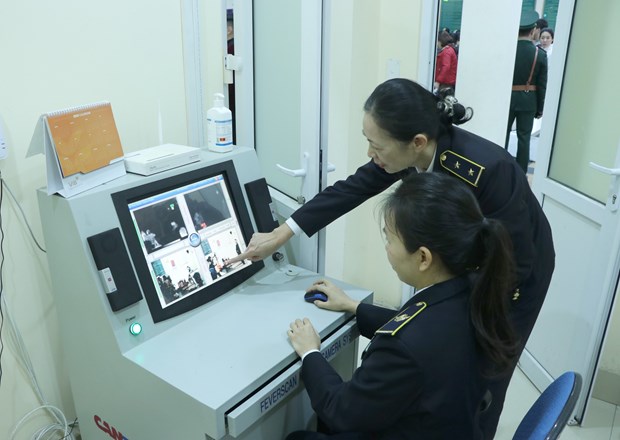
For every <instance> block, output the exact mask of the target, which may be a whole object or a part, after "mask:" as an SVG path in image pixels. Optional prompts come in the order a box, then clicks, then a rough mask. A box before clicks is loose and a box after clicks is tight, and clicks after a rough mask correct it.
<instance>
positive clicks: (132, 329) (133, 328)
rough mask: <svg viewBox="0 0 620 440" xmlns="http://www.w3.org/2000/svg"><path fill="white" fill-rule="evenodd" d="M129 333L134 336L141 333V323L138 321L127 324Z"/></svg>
mask: <svg viewBox="0 0 620 440" xmlns="http://www.w3.org/2000/svg"><path fill="white" fill-rule="evenodd" d="M129 333H131V334H132V335H134V336H138V335H139V334H140V333H142V324H140V323H139V322H134V323H133V324H131V325H130V326H129Z"/></svg>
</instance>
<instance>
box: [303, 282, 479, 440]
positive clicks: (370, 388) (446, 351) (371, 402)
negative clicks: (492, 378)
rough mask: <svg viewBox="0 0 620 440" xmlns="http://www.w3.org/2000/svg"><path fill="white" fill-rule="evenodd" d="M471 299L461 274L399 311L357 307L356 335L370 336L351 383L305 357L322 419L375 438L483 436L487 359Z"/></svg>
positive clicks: (464, 439) (318, 359) (306, 376)
mask: <svg viewBox="0 0 620 440" xmlns="http://www.w3.org/2000/svg"><path fill="white" fill-rule="evenodd" d="M469 294H470V284H469V281H468V279H467V278H465V277H459V278H453V279H451V280H448V281H445V282H443V283H439V284H436V285H433V286H431V287H429V288H427V289H425V290H423V291H421V292H420V293H419V294H417V295H416V296H415V297H414V298H411V299H410V300H409V301H408V302H407V303H406V304H405V305H404V306H403V308H401V310H400V311H399V312H394V311H393V310H388V309H384V308H381V307H377V306H373V305H370V304H360V306H359V307H358V309H357V313H356V315H357V323H358V325H359V329H360V332H361V333H362V335H364V336H366V337H368V338H373V335H374V338H373V339H372V341H371V342H370V344H369V345H368V348H367V350H366V351H365V352H364V354H363V355H362V364H361V366H360V367H359V368H358V369H357V370H356V371H355V373H354V375H353V377H352V379H351V380H350V381H348V382H343V381H342V379H341V378H340V376H339V375H338V373H337V372H336V371H334V369H333V368H332V367H331V365H330V364H329V363H328V362H327V361H326V360H325V359H324V358H323V356H321V354H320V353H311V354H309V355H308V356H307V357H306V358H305V359H304V362H303V365H302V373H301V375H302V379H303V381H304V383H305V386H306V389H307V391H308V395H309V396H310V400H311V403H312V407H313V408H314V410H315V411H316V413H317V414H318V416H319V417H320V418H321V420H322V421H324V422H325V424H326V425H327V426H328V427H329V428H330V429H332V430H333V431H335V432H352V431H353V432H365V433H372V435H371V436H369V438H373V439H374V438H378V439H414V440H415V439H424V440H429V439H451V440H452V439H459V440H468V439H481V438H482V434H481V432H480V431H479V428H478V424H477V420H476V413H477V409H478V408H479V405H480V402H481V400H482V397H483V395H484V391H485V390H486V387H485V386H484V378H483V376H482V368H483V367H482V365H483V362H484V360H483V358H482V355H481V354H480V353H479V352H478V351H477V348H476V342H475V334H474V329H473V326H472V325H471V323H470V318H469V316H470V315H469V305H468V299H469ZM395 316H396V317H395ZM392 318H394V319H392ZM391 319H392V321H390V320H391ZM388 321H390V322H388ZM386 322H387V324H386ZM381 327H382V328H381ZM378 329H379V332H377V333H376V334H375V331H377V330H378ZM360 438H362V437H360Z"/></svg>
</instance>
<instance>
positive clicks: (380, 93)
mask: <svg viewBox="0 0 620 440" xmlns="http://www.w3.org/2000/svg"><path fill="white" fill-rule="evenodd" d="M470 117H471V112H469V111H467V109H465V107H463V106H462V105H461V104H460V103H458V102H456V100H455V98H454V97H452V96H446V97H444V98H440V97H437V96H435V95H433V94H432V93H431V92H429V91H428V90H426V89H424V87H422V86H420V85H419V84H417V83H415V82H413V81H411V80H408V79H404V78H395V79H390V80H388V81H385V82H384V83H382V84H379V85H378V86H377V88H375V90H374V91H373V92H372V94H371V95H370V96H369V97H368V99H367V100H366V102H365V104H364V117H363V121H362V127H363V133H364V136H365V137H366V138H367V140H368V156H369V157H370V158H371V160H370V161H369V162H368V163H366V164H365V165H362V166H361V167H359V168H358V169H357V171H355V173H354V174H352V175H351V176H349V177H348V178H347V179H345V180H341V181H338V182H336V183H335V184H334V185H332V186H329V187H327V188H325V189H324V190H323V191H321V192H320V193H319V194H317V195H316V196H315V197H314V198H312V200H309V201H308V202H307V203H305V204H304V205H303V206H302V207H301V208H299V209H298V210H297V211H295V212H294V213H293V215H292V216H291V218H289V219H288V220H287V221H286V223H284V224H282V225H280V226H279V227H277V228H276V229H274V230H273V231H272V232H270V233H264V234H260V233H257V234H254V236H253V237H252V240H251V241H250V243H249V244H248V247H247V248H246V251H245V252H244V253H243V254H241V255H239V256H238V257H235V258H234V259H233V261H231V263H232V262H234V261H235V260H240V259H244V258H247V259H250V260H259V259H262V258H265V257H267V256H269V255H271V254H272V253H273V252H275V250H277V249H278V248H279V247H280V246H282V245H283V244H284V243H286V241H287V240H289V239H290V238H291V237H292V236H293V235H294V234H297V233H304V234H306V235H307V236H312V235H313V234H315V233H316V232H317V231H318V230H320V229H321V228H324V227H325V226H327V225H328V224H330V223H331V222H332V221H334V220H336V219H337V218H339V217H340V216H342V215H344V214H346V213H347V212H349V211H351V210H352V209H354V208H355V207H357V206H359V205H361V204H362V203H363V202H365V201H366V200H368V199H369V198H371V197H373V196H374V195H376V194H379V193H380V192H382V191H384V190H385V189H387V188H389V187H390V186H391V185H392V184H393V183H394V182H396V181H398V180H400V179H403V178H404V177H405V176H407V175H410V174H414V173H427V172H428V173H440V174H445V175H448V176H450V177H451V178H453V179H455V180H457V181H459V182H461V183H462V184H463V185H465V186H466V187H467V188H469V190H470V191H471V192H472V193H473V194H474V196H475V197H476V200H478V204H479V205H480V209H481V210H482V213H483V214H484V216H485V217H487V218H492V219H496V220H499V221H501V222H502V224H503V225H504V226H505V227H506V229H507V230H508V233H509V234H510V238H511V239H512V244H513V249H514V259H515V262H516V274H517V277H516V281H515V284H514V286H513V291H512V298H511V301H510V319H511V322H512V324H513V325H514V327H515V331H516V332H517V335H518V336H519V338H520V341H521V345H520V350H523V349H524V348H525V343H526V342H527V339H528V337H529V335H530V333H531V331H532V329H533V328H534V324H535V322H536V318H537V317H538V313H539V312H540V309H541V307H542V305H543V301H544V299H545V296H546V294H547V289H548V288H549V284H550V282H551V276H552V274H553V269H554V266H555V251H554V248H553V239H552V235H551V228H550V226H549V222H548V221H547V218H546V216H545V214H544V212H543V210H542V208H541V206H540V204H539V203H538V200H537V199H536V196H535V195H534V194H533V193H532V190H531V189H530V186H529V183H528V181H527V178H526V176H525V174H524V173H523V171H522V170H521V168H520V167H519V165H518V164H517V162H516V161H515V160H514V158H513V157H512V156H511V155H510V154H509V153H508V152H507V151H506V150H505V149H504V148H503V147H500V146H499V145H496V144H494V143H493V142H490V141H488V140H486V139H484V138H481V137H480V136H477V135H475V134H473V133H470V132H468V131H466V130H463V129H461V128H459V127H456V126H454V124H462V123H464V122H466V121H467V120H469V119H470ZM515 367H516V362H515V364H514V365H513V371H514V368H515ZM510 376H511V375H507V376H506V377H503V378H502V379H500V380H498V381H496V382H494V383H492V384H491V385H490V391H491V393H492V394H493V399H492V403H491V407H490V408H489V410H488V411H486V412H485V413H484V414H483V416H482V417H483V420H482V425H483V430H484V432H485V437H486V438H493V436H494V434H495V430H496V427H497V423H498V421H499V417H500V414H501V411H502V407H503V404H504V398H505V395H506V390H507V389H508V384H509V382H510Z"/></svg>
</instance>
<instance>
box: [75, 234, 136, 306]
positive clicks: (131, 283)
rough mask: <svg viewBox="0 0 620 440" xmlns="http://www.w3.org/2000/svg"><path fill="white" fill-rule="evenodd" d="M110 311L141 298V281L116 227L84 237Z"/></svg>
mask: <svg viewBox="0 0 620 440" xmlns="http://www.w3.org/2000/svg"><path fill="white" fill-rule="evenodd" d="M87 240H88V245H89V246H90V251H91V252H92V254H93V259H94V260H95V266H97V270H98V271H99V278H100V279H101V283H102V285H103V290H104V291H105V292H106V295H107V297H108V301H109V302H110V307H111V308H112V311H114V312H116V311H118V310H121V309H124V308H125V307H127V306H130V305H132V304H135V303H137V302H138V301H140V300H141V299H142V292H141V291H140V285H139V284H138V280H137V279H136V274H135V273H134V271H133V267H132V266H131V261H130V260H129V255H128V254H127V248H126V247H125V242H124V241H123V237H122V236H121V231H120V230H119V229H118V228H114V229H110V230H109V231H105V232H102V233H100V234H97V235H92V236H90V237H88V238H87Z"/></svg>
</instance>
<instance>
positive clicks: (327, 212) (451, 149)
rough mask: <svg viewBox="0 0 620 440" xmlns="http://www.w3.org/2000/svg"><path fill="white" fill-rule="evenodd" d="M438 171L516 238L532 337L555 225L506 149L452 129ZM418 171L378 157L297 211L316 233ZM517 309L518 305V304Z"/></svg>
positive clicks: (522, 325)
mask: <svg viewBox="0 0 620 440" xmlns="http://www.w3.org/2000/svg"><path fill="white" fill-rule="evenodd" d="M437 144H438V145H437V151H436V153H435V159H434V163H433V172H438V173H445V174H448V175H450V176H453V177H454V178H455V179H459V180H461V181H462V182H463V184H465V185H467V186H468V187H469V188H470V189H471V190H472V191H473V193H474V195H475V196H476V199H478V203H479V204H480V208H481V209H482V212H483V214H484V215H485V216H486V217H490V218H494V219H497V220H501V221H502V223H503V224H504V226H505V227H506V228H507V229H508V231H509V233H510V236H511V238H512V243H513V247H514V253H515V259H516V263H517V278H518V286H519V291H517V292H516V293H515V296H516V298H515V299H517V300H518V301H517V302H518V304H517V302H515V304H513V306H516V307H518V308H519V309H520V310H519V311H516V310H515V313H516V314H515V316H513V318H514V319H515V321H516V322H515V324H516V330H517V332H518V333H519V335H521V336H522V337H523V340H525V339H527V336H529V333H530V331H531V329H532V327H533V325H534V321H535V320H536V317H537V315H538V312H539V310H540V307H541V306H542V301H543V300H544V296H545V294H546V292H547V288H548V286H549V282H550V279H551V274H552V273H553V268H554V260H555V253H554V249H553V240H552V237H551V229H550V227H549V223H548V222H547V218H546V217H545V215H544V213H543V211H542V208H541V206H540V204H539V203H538V200H537V199H536V197H535V196H534V194H533V193H532V191H531V189H530V185H529V183H528V181H527V178H526V176H525V174H524V173H523V171H522V170H521V168H519V165H518V164H517V163H516V162H515V160H514V159H513V158H512V156H510V154H509V153H508V152H507V151H506V150H505V149H504V148H502V147H500V146H498V145H496V144H494V143H492V142H490V141H488V140H486V139H484V138H481V137H480V136H477V135H475V134H473V133H469V132H468V131H465V130H463V129H460V128H458V127H451V128H450V129H449V130H448V132H447V133H446V134H444V135H443V136H441V137H440V138H439V140H438V141H437ZM410 172H416V170H415V169H408V170H405V171H403V172H400V173H396V174H388V173H386V172H385V171H384V170H382V169H381V168H380V167H378V166H377V165H375V164H374V163H373V162H372V161H370V162H369V163H367V164H366V165H363V166H362V167H360V168H358V170H357V171H356V172H355V174H353V175H351V176H349V177H348V178H347V179H346V180H341V181H339V182H336V183H335V184H334V185H332V186H330V187H328V188H326V189H325V190H324V191H322V192H320V193H319V194H317V195H316V196H315V197H314V198H313V199H312V200H310V201H309V202H307V203H306V204H305V205H304V206H302V207H301V208H300V209H298V210H297V211H296V212H295V213H293V215H292V218H293V220H295V222H296V223H297V224H298V225H299V226H300V227H301V229H302V230H303V231H304V232H305V233H306V234H307V235H308V236H311V235H313V234H314V233H315V232H317V231H318V230H319V229H322V228H323V227H325V226H327V225H328V224H329V223H331V222H332V221H334V220H335V219H337V218H339V217H340V216H342V215H343V214H345V213H347V212H349V211H350V210H352V209H353V208H355V207H356V206H358V205H360V204H361V203H363V202H364V201H366V200H367V199H369V198H370V197H372V196H374V195H376V194H378V193H380V192H382V191H383V190H385V189H387V188H388V187H389V186H390V185H392V184H393V183H394V182H396V181H397V180H399V179H402V178H403V177H405V176H406V175H407V174H408V173H410ZM513 308H514V307H513Z"/></svg>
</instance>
